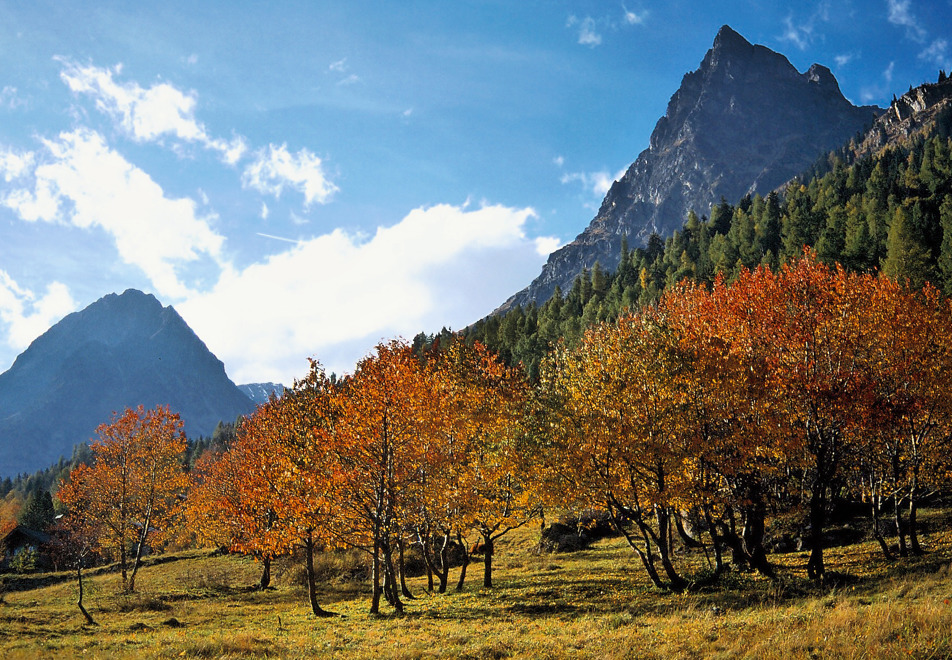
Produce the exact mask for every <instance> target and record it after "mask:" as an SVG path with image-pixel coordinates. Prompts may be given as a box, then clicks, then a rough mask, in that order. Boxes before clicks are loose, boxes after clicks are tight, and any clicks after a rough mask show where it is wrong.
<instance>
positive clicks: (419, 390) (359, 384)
mask: <svg viewBox="0 0 952 660" xmlns="http://www.w3.org/2000/svg"><path fill="white" fill-rule="evenodd" d="M434 396H435V392H434V388H433V387H432V378H431V377H430V375H429V374H428V373H427V371H426V370H425V369H424V367H423V365H422V364H421V363H420V361H419V360H418V359H417V358H416V357H415V356H414V355H413V353H412V350H411V349H410V347H409V346H407V345H406V344H404V343H402V342H399V341H392V342H390V343H388V344H381V345H379V346H377V349H376V353H375V354H374V355H371V356H369V357H366V358H364V359H363V360H361V361H360V363H358V365H357V369H356V370H355V372H354V374H353V375H352V376H349V377H347V378H345V379H344V380H343V381H342V382H341V383H339V385H338V389H337V390H336V400H337V402H338V405H337V411H336V415H335V419H334V424H333V430H332V432H331V433H330V434H329V436H328V447H329V448H330V450H331V452H332V454H333V462H334V464H335V471H336V474H335V497H336V502H337V505H338V510H337V524H336V530H337V533H338V535H339V538H340V539H341V540H342V541H343V542H344V543H346V544H347V545H350V546H352V547H356V548H360V549H362V550H364V551H366V552H368V553H369V554H370V556H371V567H372V568H371V579H372V582H373V595H372V600H371V607H370V611H371V613H372V614H377V613H379V611H380V597H381V596H384V597H385V598H386V600H387V602H388V603H390V605H391V606H392V607H393V608H394V609H395V610H397V611H398V612H402V611H403V602H402V601H401V599H400V593H399V592H398V588H397V574H396V570H395V565H394V556H393V553H394V550H396V549H397V548H398V539H399V536H400V534H401V533H402V531H403V529H404V528H405V526H406V523H407V521H408V520H410V519H411V518H412V516H413V513H412V511H411V507H412V504H413V502H414V499H415V498H414V494H415V493H416V491H417V485H418V483H419V481H420V478H421V468H422V466H424V465H426V459H425V454H426V452H427V449H428V447H429V445H428V443H426V442H424V439H426V438H428V437H430V436H431V429H432V428H433V424H434V414H433V411H434V410H436V409H437V406H436V403H435V401H434Z"/></svg>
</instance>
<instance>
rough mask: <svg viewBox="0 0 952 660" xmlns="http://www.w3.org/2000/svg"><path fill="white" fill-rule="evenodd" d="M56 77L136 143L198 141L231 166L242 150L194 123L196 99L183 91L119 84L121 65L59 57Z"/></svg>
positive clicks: (238, 143)
mask: <svg viewBox="0 0 952 660" xmlns="http://www.w3.org/2000/svg"><path fill="white" fill-rule="evenodd" d="M60 61H61V62H62V64H63V70H62V71H61V72H60V78H61V79H62V80H63V82H64V83H66V85H67V86H68V87H69V89H70V90H71V91H72V92H74V93H75V94H85V95H89V96H92V97H93V99H94V100H95V103H96V108H97V109H99V110H100V111H101V112H103V113H105V114H106V115H108V116H110V117H111V118H112V119H113V120H114V121H116V122H117V123H118V125H119V126H120V127H121V128H122V130H124V131H125V132H126V133H127V134H128V135H129V136H130V137H132V138H133V139H134V140H136V141H138V142H153V141H156V140H159V139H161V138H162V137H164V136H170V137H174V138H176V139H179V140H183V141H185V142H196V143H199V144H201V145H203V146H205V147H206V148H208V149H212V150H215V151H218V152H220V153H221V155H222V158H223V159H224V160H225V162H227V163H230V164H234V163H236V162H238V160H239V159H240V158H241V157H242V155H243V154H244V152H245V150H246V146H245V142H244V139H243V138H240V137H239V138H235V139H233V140H231V141H227V140H221V139H215V138H212V137H211V136H209V135H208V132H207V131H206V130H205V126H204V125H203V124H201V123H200V122H199V121H198V120H197V119H196V118H195V106H196V104H197V95H196V94H195V92H182V91H181V90H179V89H177V88H175V87H174V86H172V85H170V84H169V83H158V84H155V85H153V86H151V87H149V88H147V89H146V88H144V87H142V86H140V85H139V84H138V83H136V82H127V83H119V82H116V80H115V79H114V77H115V76H117V75H119V74H120V73H121V72H122V66H121V65H116V66H115V67H113V68H111V69H109V68H105V69H104V68H100V67H96V66H92V65H85V66H84V65H81V64H77V63H76V62H73V61H72V60H69V59H65V58H60Z"/></svg>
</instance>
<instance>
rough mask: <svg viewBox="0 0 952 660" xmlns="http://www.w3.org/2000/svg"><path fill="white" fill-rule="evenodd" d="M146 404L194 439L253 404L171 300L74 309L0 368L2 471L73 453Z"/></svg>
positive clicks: (132, 296)
mask: <svg viewBox="0 0 952 660" xmlns="http://www.w3.org/2000/svg"><path fill="white" fill-rule="evenodd" d="M140 404H141V405H143V406H146V407H147V408H151V407H154V406H156V405H168V406H169V407H170V408H171V409H172V411H173V412H177V413H179V414H180V415H181V417H182V419H183V420H184V422H185V431H186V433H188V434H189V435H190V436H198V435H211V433H212V432H213V431H214V429H215V426H216V424H217V423H218V422H219V421H220V420H224V421H233V420H234V419H235V418H237V417H238V416H239V415H243V414H246V413H249V412H251V411H252V410H253V409H254V404H253V403H252V402H251V400H250V399H249V398H248V397H247V396H245V395H244V394H243V393H241V392H240V391H239V390H238V388H237V387H236V386H235V384H234V383H232V382H231V380H229V379H228V376H227V375H226V374H225V368H224V365H223V364H222V363H221V361H219V360H218V359H217V358H216V357H215V356H214V355H212V353H211V352H209V350H208V348H207V347H206V346H205V344H204V343H203V342H202V341H201V340H200V339H199V338H198V336H196V335H195V333H194V332H193V331H192V330H191V328H189V327H188V325H186V323H185V321H183V320H182V317H181V316H179V315H178V313H177V312H176V311H175V310H174V309H173V308H172V307H163V306H162V304H161V303H160V302H159V301H158V300H156V299H155V297H153V296H151V295H147V294H144V293H142V292H140V291H136V290H134V289H130V290H128V291H126V292H125V293H123V294H122V295H116V294H110V295H108V296H105V297H104V298H101V299H100V300H98V301H96V302H95V303H93V304H92V305H90V306H89V307H87V308H86V309H84V310H82V311H80V312H76V313H74V314H70V315H69V316H67V317H66V318H64V319H63V320H62V321H60V322H59V323H57V324H56V325H54V326H53V327H52V328H50V329H49V330H48V331H47V332H46V333H44V334H43V335H42V336H40V337H38V338H37V339H36V340H35V341H34V342H33V343H32V344H31V345H30V347H29V348H27V350H26V351H24V352H23V353H22V354H21V355H20V356H19V357H18V358H17V359H16V361H15V362H14V363H13V366H12V367H10V369H9V370H8V371H6V372H5V373H3V374H0V475H12V474H16V473H19V472H24V471H33V470H36V469H39V468H42V467H45V466H46V465H48V464H50V463H52V462H54V461H56V460H57V459H58V458H59V457H60V456H61V455H64V454H65V455H67V456H68V455H70V453H71V452H72V448H73V445H75V444H76V443H79V442H84V441H86V440H89V439H90V438H93V437H94V436H95V429H96V427H97V426H98V425H99V424H101V423H104V422H109V421H110V418H111V415H112V413H113V412H114V411H121V410H123V409H125V408H126V407H131V406H137V405H140Z"/></svg>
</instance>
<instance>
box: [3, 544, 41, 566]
mask: <svg viewBox="0 0 952 660" xmlns="http://www.w3.org/2000/svg"><path fill="white" fill-rule="evenodd" d="M38 556H39V553H37V551H36V548H34V547H33V546H32V545H25V546H23V547H22V548H18V549H17V551H16V552H14V553H13V557H11V558H10V568H11V569H12V570H13V572H14V573H32V572H33V571H35V570H36V562H37V558H38Z"/></svg>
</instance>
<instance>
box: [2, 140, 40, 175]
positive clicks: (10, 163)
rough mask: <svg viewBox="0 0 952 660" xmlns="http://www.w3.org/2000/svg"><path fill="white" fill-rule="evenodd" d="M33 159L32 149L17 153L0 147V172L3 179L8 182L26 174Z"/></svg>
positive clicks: (31, 166) (30, 167) (30, 168)
mask: <svg viewBox="0 0 952 660" xmlns="http://www.w3.org/2000/svg"><path fill="white" fill-rule="evenodd" d="M35 159H36V156H35V155H34V153H33V152H32V151H24V152H21V153H17V152H16V151H13V150H8V149H4V148H2V147H0V174H2V175H3V180H4V181H6V182H7V183H10V182H11V181H13V180H14V179H19V178H20V177H22V176H24V175H26V174H27V173H28V172H29V171H30V170H32V168H33V163H34V161H35Z"/></svg>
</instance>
